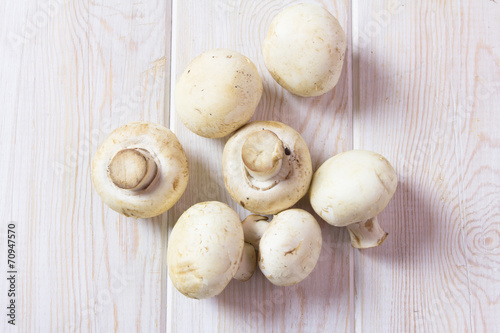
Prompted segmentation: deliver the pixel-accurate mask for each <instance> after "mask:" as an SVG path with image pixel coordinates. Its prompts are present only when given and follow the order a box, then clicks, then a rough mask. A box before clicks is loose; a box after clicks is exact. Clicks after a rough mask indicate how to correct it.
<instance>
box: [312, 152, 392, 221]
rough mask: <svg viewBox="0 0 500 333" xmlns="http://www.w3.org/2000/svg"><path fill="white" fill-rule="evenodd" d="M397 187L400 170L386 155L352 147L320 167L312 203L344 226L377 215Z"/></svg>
mask: <svg viewBox="0 0 500 333" xmlns="http://www.w3.org/2000/svg"><path fill="white" fill-rule="evenodd" d="M396 187H397V175H396V171H395V170H394V168H393V167H392V166H391V164H390V163H389V162H388V161H387V160H386V159H385V158H384V157H383V156H382V155H380V154H377V153H374V152H371V151H367V150H351V151H347V152H344V153H341V154H338V155H335V156H333V157H331V158H330V159H328V160H327V161H326V162H324V163H323V164H322V165H321V166H320V167H319V169H318V170H316V172H315V174H314V176H313V180H312V183H311V189H310V199H311V205H312V207H313V209H314V211H315V212H316V213H317V214H318V215H319V216H321V218H322V219H324V220H325V221H326V222H328V223H329V224H332V225H334V226H337V227H344V226H347V225H349V224H352V223H356V222H361V221H365V220H368V219H371V218H373V217H375V216H377V215H378V214H379V213H380V212H381V211H382V210H383V209H384V208H385V207H386V206H387V204H388V203H389V201H390V200H391V198H392V196H393V195H394V192H395V191H396Z"/></svg>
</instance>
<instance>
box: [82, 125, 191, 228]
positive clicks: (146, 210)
mask: <svg viewBox="0 0 500 333" xmlns="http://www.w3.org/2000/svg"><path fill="white" fill-rule="evenodd" d="M91 173H92V182H93V184H94V187H95V189H96V191H97V193H98V194H99V196H100V197H101V199H102V201H104V203H105V204H106V205H107V206H108V207H110V208H111V209H113V210H115V211H117V212H118V213H120V214H123V215H125V216H132V217H136V218H147V217H153V216H157V215H160V214H162V213H164V212H165V211H167V210H168V209H170V208H171V207H172V206H173V205H174V204H175V203H176V202H177V201H178V200H179V198H180V197H181V195H182V194H183V193H184V190H185V189H186V186H187V183H188V178H189V170H188V162H187V158H186V154H185V153H184V149H183V148H182V146H181V144H180V142H179V140H178V139H177V137H176V136H175V134H174V133H172V132H171V131H170V130H169V129H168V128H166V127H164V126H161V125H158V124H153V123H149V122H131V123H129V124H127V125H124V126H122V127H119V128H118V129H116V130H115V131H113V132H112V133H111V134H110V135H109V136H108V137H107V138H106V139H105V140H104V141H103V143H102V144H101V145H100V146H99V148H98V149H97V152H96V154H95V155H94V158H93V160H92V172H91Z"/></svg>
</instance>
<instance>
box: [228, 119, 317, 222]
mask: <svg viewBox="0 0 500 333" xmlns="http://www.w3.org/2000/svg"><path fill="white" fill-rule="evenodd" d="M222 168H223V175H224V183H225V185H226V189H227V190H228V192H229V194H230V195H231V197H232V198H233V199H234V200H235V201H236V202H237V203H239V204H240V205H241V206H242V207H244V208H246V209H248V210H249V211H251V212H253V213H257V214H275V213H278V212H280V211H282V210H284V209H287V208H289V207H291V206H293V205H294V204H295V203H296V202H297V201H299V199H300V198H302V197H303V196H304V195H305V194H306V193H307V190H308V188H309V184H310V183H311V177H312V165H311V156H310V155H309V149H308V148H307V145H306V143H305V141H304V139H303V138H302V137H301V136H300V134H299V133H298V132H297V131H295V130H294V129H293V128H291V127H289V126H287V125H285V124H282V123H280V122H277V121H256V122H252V123H250V124H247V125H246V126H245V127H243V128H241V129H240V130H239V131H237V132H236V133H235V134H234V135H233V136H232V137H231V138H230V139H229V140H228V142H227V143H226V146H225V147H224V152H223V155H222Z"/></svg>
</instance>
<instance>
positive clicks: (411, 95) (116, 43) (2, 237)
mask: <svg viewBox="0 0 500 333" xmlns="http://www.w3.org/2000/svg"><path fill="white" fill-rule="evenodd" d="M306 2H309V1H306ZM318 2H320V3H322V4H323V5H324V6H325V7H327V8H328V9H329V10H330V11H331V12H332V13H333V14H335V15H336V16H337V17H338V18H339V21H340V23H341V25H342V26H343V27H344V29H345V30H346V31H347V33H348V40H349V44H350V45H349V46H348V53H347V55H346V61H345V64H344V70H343V73H342V76H341V79H340V81H339V84H338V85H337V87H336V88H335V90H334V91H332V92H330V93H328V94H326V95H324V96H321V97H317V98H299V97H296V96H293V95H291V94H290V93H288V92H287V91H284V90H283V89H282V88H281V87H279V86H278V85H277V84H276V83H275V82H274V80H273V79H272V78H271V76H270V75H269V73H268V71H267V69H266V68H265V66H264V63H263V59H262V55H261V47H262V42H263V39H264V36H265V34H266V31H267V28H268V26H269V23H270V22H271V19H272V18H273V17H274V15H276V14H277V13H278V12H279V11H280V10H282V9H283V8H285V7H287V6H289V5H291V4H292V3H295V2H294V1H291V0H271V1H250V0H215V1H195V0H186V1H181V0H172V1H170V0H168V1H161V0H148V1H144V2H135V1H129V0H124V1H117V0H111V1H108V0H76V1H66V0H50V1H49V0H21V1H3V2H2V3H1V4H0V105H1V107H2V108H1V111H0V114H1V116H2V118H1V121H0V149H1V150H2V152H3V155H2V157H1V158H0V186H1V189H2V190H1V191H0V198H1V200H0V216H1V218H2V222H1V224H0V262H1V263H2V264H1V267H2V269H1V270H0V272H1V275H0V295H1V296H0V308H2V309H5V308H6V306H7V300H8V299H7V297H5V294H6V290H7V287H8V285H7V281H6V279H5V276H4V274H5V272H6V269H4V268H5V267H6V266H5V265H6V261H5V260H6V259H5V258H6V249H7V247H6V239H7V238H6V231H7V224H8V223H11V221H12V222H13V223H15V224H16V234H17V239H16V240H17V243H16V244H17V245H16V246H17V247H16V248H17V253H16V254H17V258H16V263H17V270H18V272H19V273H18V274H17V281H16V291H17V295H16V304H17V326H15V327H13V326H11V325H8V324H7V321H6V320H5V318H6V316H5V314H4V312H3V311H2V312H1V313H0V315H1V318H3V319H2V321H1V323H0V331H1V332H80V331H81V332H113V331H116V332H183V333H184V332H199V331H202V332H321V331H333V332H495V331H497V330H498V327H499V325H500V319H499V316H498V314H499V313H500V259H499V258H500V256H499V255H500V252H499V251H500V208H499V207H500V134H499V131H498V126H499V124H500V116H499V113H498V111H497V109H498V105H499V103H500V51H499V50H500V49H499V47H500V5H499V4H498V3H497V2H496V1H489V0H460V1H459V0H456V1H455V0H452V1H434V0H422V1H418V2H416V1H404V0H373V1H367V0H353V1H347V0H333V1H326V0H325V1H318ZM351 36H352V37H351ZM217 47H225V48H231V49H234V50H236V51H239V52H241V53H243V54H244V55H246V56H248V57H249V58H250V59H251V60H252V61H253V62H254V63H255V64H256V65H257V68H258V70H259V73H260V74H261V76H262V78H263V81H264V94H263V97H262V100H261V103H260V104H259V106H258V108H257V111H256V113H255V116H254V118H253V119H254V120H270V119H272V120H278V121H282V122H284V123H286V124H288V125H291V126H292V127H294V128H296V129H297V130H298V131H299V132H300V133H302V135H303V136H304V139H305V140H306V142H307V144H308V145H309V148H310V150H311V155H312V160H313V167H314V168H317V167H318V166H319V165H320V164H321V163H322V162H323V161H325V160H326V159H327V158H329V157H330V156H332V155H334V154H336V153H338V152H341V151H344V150H348V149H351V148H364V149H370V150H374V151H377V152H379V153H381V154H383V155H384V156H386V157H387V158H388V159H389V160H390V161H391V162H392V163H393V165H394V166H395V167H396V169H397V172H398V175H399V187H398V190H397V192H396V194H395V197H394V199H393V200H392V201H391V202H390V204H389V206H388V207H387V208H386V210H384V212H382V213H381V215H380V217H379V219H380V221H381V225H382V226H383V227H384V228H385V229H386V230H387V231H388V232H389V233H390V235H389V238H388V239H387V240H386V242H385V243H384V244H383V245H382V246H380V247H378V248H375V249H371V250H363V251H359V250H354V249H352V248H351V247H350V244H349V237H348V234H347V232H346V231H345V230H344V229H340V228H334V227H331V226H328V225H326V224H325V223H323V222H320V224H321V227H322V232H323V249H322V254H321V257H320V259H319V263H318V265H317V267H316V268H315V270H314V271H313V273H312V274H311V276H310V277H308V278H307V279H306V280H305V281H303V282H302V283H301V284H299V285H298V286H295V287H286V288H279V287H275V286H273V285H271V284H270V283H269V282H268V281H267V280H266V279H265V278H264V277H263V276H262V274H261V273H257V274H256V275H255V276H254V277H253V278H252V279H251V280H250V281H248V282H246V283H242V282H237V281H232V282H231V283H230V284H229V286H228V287H227V288H226V290H225V291H224V292H223V293H222V294H220V295H219V296H218V297H215V298H213V299H209V300H203V301H195V300H190V299H187V298H185V297H184V296H182V295H181V294H180V293H179V292H177V290H175V288H174V287H173V286H172V284H171V282H170V281H169V280H168V276H167V271H166V261H165V257H166V256H165V254H166V244H167V237H168V234H169V232H170V230H171V228H172V227H173V225H174V223H175V221H176V220H177V219H178V217H179V216H180V215H181V214H182V212H184V211H185V210H186V209H187V208H189V207H190V206H191V205H193V204H195V203H197V202H200V201H206V200H219V201H222V202H226V203H228V204H230V206H232V207H233V208H235V209H236V210H237V212H238V213H239V215H240V217H242V218H244V217H246V216H247V215H248V214H249V213H248V212H247V211H245V210H244V209H242V208H241V207H239V206H238V205H237V204H236V203H235V202H234V201H232V199H231V198H230V197H229V195H228V194H227V192H226V190H225V188H224V185H223V180H222V173H221V156H222V150H223V147H224V144H225V142H226V140H227V138H225V139H218V140H210V139H204V138H201V137H198V136H196V135H195V134H193V133H191V132H189V131H188V130H187V129H186V128H185V127H184V126H183V125H182V123H180V121H179V119H178V118H177V115H176V114H175V110H174V103H173V102H174V101H173V100H172V99H171V98H170V95H171V91H172V89H173V88H174V86H175V83H176V81H177V79H178V77H179V75H180V74H181V73H182V71H183V70H184V68H185V67H186V66H187V64H188V63H189V62H190V61H191V60H192V59H193V58H194V57H195V56H197V55H198V54H200V53H202V52H204V51H206V50H208V49H211V48H217ZM170 110H172V112H170ZM132 120H149V121H154V122H158V123H162V124H164V125H166V126H170V128H171V129H172V130H173V131H174V132H175V133H176V134H177V135H178V137H179V139H180V141H181V143H182V144H183V146H184V147H185V149H186V153H187V155H188V159H189V163H190V181H189V184H188V188H187V190H186V193H185V194H184V195H183V196H182V198H181V200H180V201H179V203H178V204H177V205H176V206H174V208H173V209H171V210H170V211H169V212H168V213H167V214H164V215H163V216H160V217H158V218H153V219H145V220H134V219H129V218H124V217H121V216H119V215H118V214H117V213H115V212H113V211H111V210H110V209H109V208H107V207H106V206H105V205H104V204H103V203H102V201H101V200H100V199H99V197H98V196H97V194H96V193H95V192H94V190H93V188H92V185H91V180H90V163H91V157H92V155H93V154H94V152H95V151H96V149H97V147H98V145H99V143H100V142H102V140H103V139H104V138H105V136H106V135H107V134H109V133H110V132H111V131H112V130H113V129H115V128H116V127H118V126H120V125H123V124H125V123H127V122H129V121H132ZM307 201H308V200H306V199H304V200H301V201H300V202H299V203H298V205H297V206H298V207H301V208H304V209H307V210H309V211H311V209H310V206H309V203H308V202H307Z"/></svg>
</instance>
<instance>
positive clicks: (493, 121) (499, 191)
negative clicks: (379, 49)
mask: <svg viewBox="0 0 500 333" xmlns="http://www.w3.org/2000/svg"><path fill="white" fill-rule="evenodd" d="M460 9H461V13H462V22H461V27H462V28H461V30H462V38H461V45H460V46H461V48H460V55H461V57H460V58H461V59H460V87H459V89H458V90H457V92H455V94H456V101H457V103H456V104H455V105H454V118H455V120H454V132H455V135H454V138H455V144H456V147H457V149H456V150H457V152H456V155H457V157H456V161H457V174H458V177H459V178H460V180H461V184H460V188H459V200H460V210H461V211H460V213H461V216H462V223H463V225H462V227H463V228H464V229H465V230H464V231H463V240H464V243H465V244H464V250H463V251H464V253H465V254H466V256H467V266H468V278H469V288H470V296H469V297H470V313H471V314H470V316H471V327H472V328H471V331H473V332H494V331H497V330H498V328H499V327H500V317H499V313H500V132H499V131H498V128H499V126H500V114H499V112H498V107H499V105H500V7H499V4H498V3H495V2H493V1H481V2H477V1H462V3H461V8H460ZM451 301H453V298H452V299H451Z"/></svg>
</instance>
